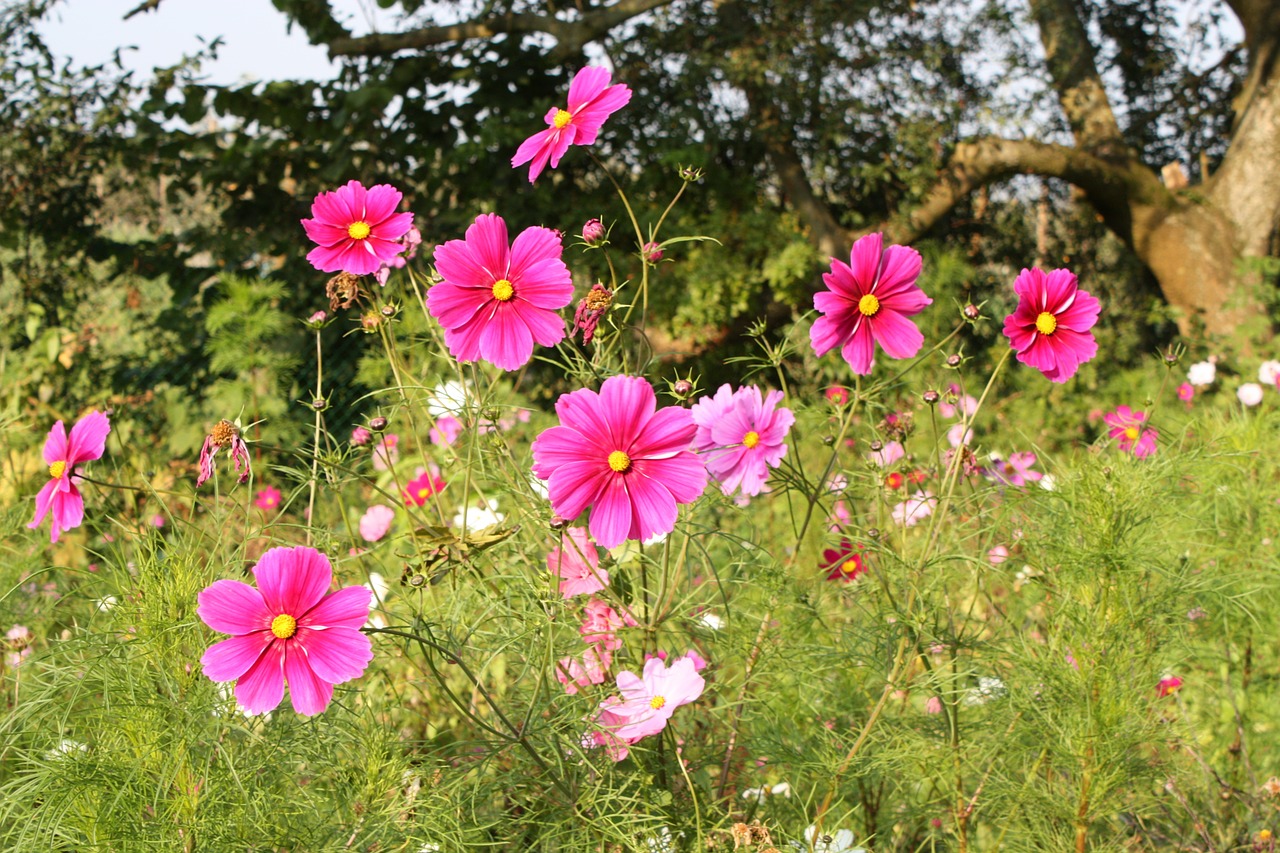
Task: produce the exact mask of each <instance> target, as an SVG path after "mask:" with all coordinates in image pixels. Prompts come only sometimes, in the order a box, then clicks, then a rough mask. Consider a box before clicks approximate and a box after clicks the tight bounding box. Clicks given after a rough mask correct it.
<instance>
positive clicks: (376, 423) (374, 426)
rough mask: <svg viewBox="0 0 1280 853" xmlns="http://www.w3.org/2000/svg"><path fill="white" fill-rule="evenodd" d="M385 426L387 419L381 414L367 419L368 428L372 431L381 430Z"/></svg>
mask: <svg viewBox="0 0 1280 853" xmlns="http://www.w3.org/2000/svg"><path fill="white" fill-rule="evenodd" d="M386 428H387V419H386V418H384V417H382V416H378V417H376V418H374V419H373V420H371V421H369V429H371V430H373V431H374V432H382V431H383V430H384V429H386Z"/></svg>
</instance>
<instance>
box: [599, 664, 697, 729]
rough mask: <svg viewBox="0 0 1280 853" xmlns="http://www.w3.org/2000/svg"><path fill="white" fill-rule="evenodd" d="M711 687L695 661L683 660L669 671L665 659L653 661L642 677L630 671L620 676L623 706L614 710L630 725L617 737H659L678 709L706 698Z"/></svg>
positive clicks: (624, 726) (647, 665)
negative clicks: (704, 695) (705, 695)
mask: <svg viewBox="0 0 1280 853" xmlns="http://www.w3.org/2000/svg"><path fill="white" fill-rule="evenodd" d="M706 686H707V683H706V681H705V680H704V679H703V678H702V676H701V675H699V674H698V670H697V667H696V666H695V664H694V662H693V660H691V659H690V658H688V657H683V658H680V659H679V660H678V661H676V662H675V663H673V664H671V666H670V668H668V667H667V664H666V662H665V661H663V660H662V659H661V658H657V657H653V658H650V659H649V660H648V661H647V662H646V663H645V665H644V671H643V674H642V675H636V674H635V673H633V672H630V671H626V672H621V673H619V674H618V692H619V693H621V694H622V703H621V704H618V705H615V706H613V707H612V708H610V710H611V711H612V712H613V714H614V715H616V716H617V717H621V718H623V719H624V720H625V721H626V722H625V723H624V724H623V725H621V726H619V727H618V728H616V729H614V731H613V734H614V736H615V737H618V738H621V739H622V740H626V741H631V742H634V741H635V740H636V739H638V738H642V737H648V736H649V735H656V734H657V733H658V732H660V731H662V730H663V729H664V728H666V726H667V721H668V720H670V719H671V715H672V714H673V713H675V710H676V708H679V707H680V706H681V705H687V704H689V703H690V702H692V701H693V700H694V699H697V698H698V697H699V696H701V695H702V691H703V689H705V688H706Z"/></svg>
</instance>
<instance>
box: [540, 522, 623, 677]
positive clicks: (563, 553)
mask: <svg viewBox="0 0 1280 853" xmlns="http://www.w3.org/2000/svg"><path fill="white" fill-rule="evenodd" d="M547 570H548V571H550V572H551V574H553V575H556V576H557V577H559V578H560V594H561V595H563V596H564V597H565V598H573V597H574V596H575V595H590V594H591V593H593V592H599V591H600V590H602V589H604V588H605V587H606V586H608V585H609V573H608V572H607V571H605V570H604V569H602V568H600V549H599V548H597V547H596V546H595V544H594V543H593V542H592V541H591V538H590V536H588V535H587V531H586V530H584V529H582V528H581V527H573V528H570V529H568V530H566V531H565V535H564V538H563V539H562V540H560V544H559V545H557V546H556V547H554V548H552V549H551V553H549V554H547ZM595 683H596V684H599V683H600V682H598V681H597V682H595Z"/></svg>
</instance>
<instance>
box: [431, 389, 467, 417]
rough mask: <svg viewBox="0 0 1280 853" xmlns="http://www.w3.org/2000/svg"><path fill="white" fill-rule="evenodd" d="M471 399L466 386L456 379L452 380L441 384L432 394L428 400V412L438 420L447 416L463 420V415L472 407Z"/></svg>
mask: <svg viewBox="0 0 1280 853" xmlns="http://www.w3.org/2000/svg"><path fill="white" fill-rule="evenodd" d="M470 398H471V394H470V393H469V391H468V390H467V387H466V386H465V385H463V384H462V383H461V382H459V381H458V380H456V379H450V380H449V381H447V382H441V383H440V384H439V385H437V386H436V387H435V390H434V391H432V392H431V397H430V399H428V400H427V412H429V413H430V415H431V417H433V418H435V419H436V420H439V419H440V418H443V417H444V416H445V415H451V416H453V417H455V418H458V420H462V417H461V415H462V414H463V413H465V412H466V410H467V407H468V406H470V405H471V399H470Z"/></svg>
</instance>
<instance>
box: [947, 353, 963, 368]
mask: <svg viewBox="0 0 1280 853" xmlns="http://www.w3.org/2000/svg"><path fill="white" fill-rule="evenodd" d="M960 361H961V358H960V354H959V353H952V354H951V355H949V356H947V367H959V366H960Z"/></svg>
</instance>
